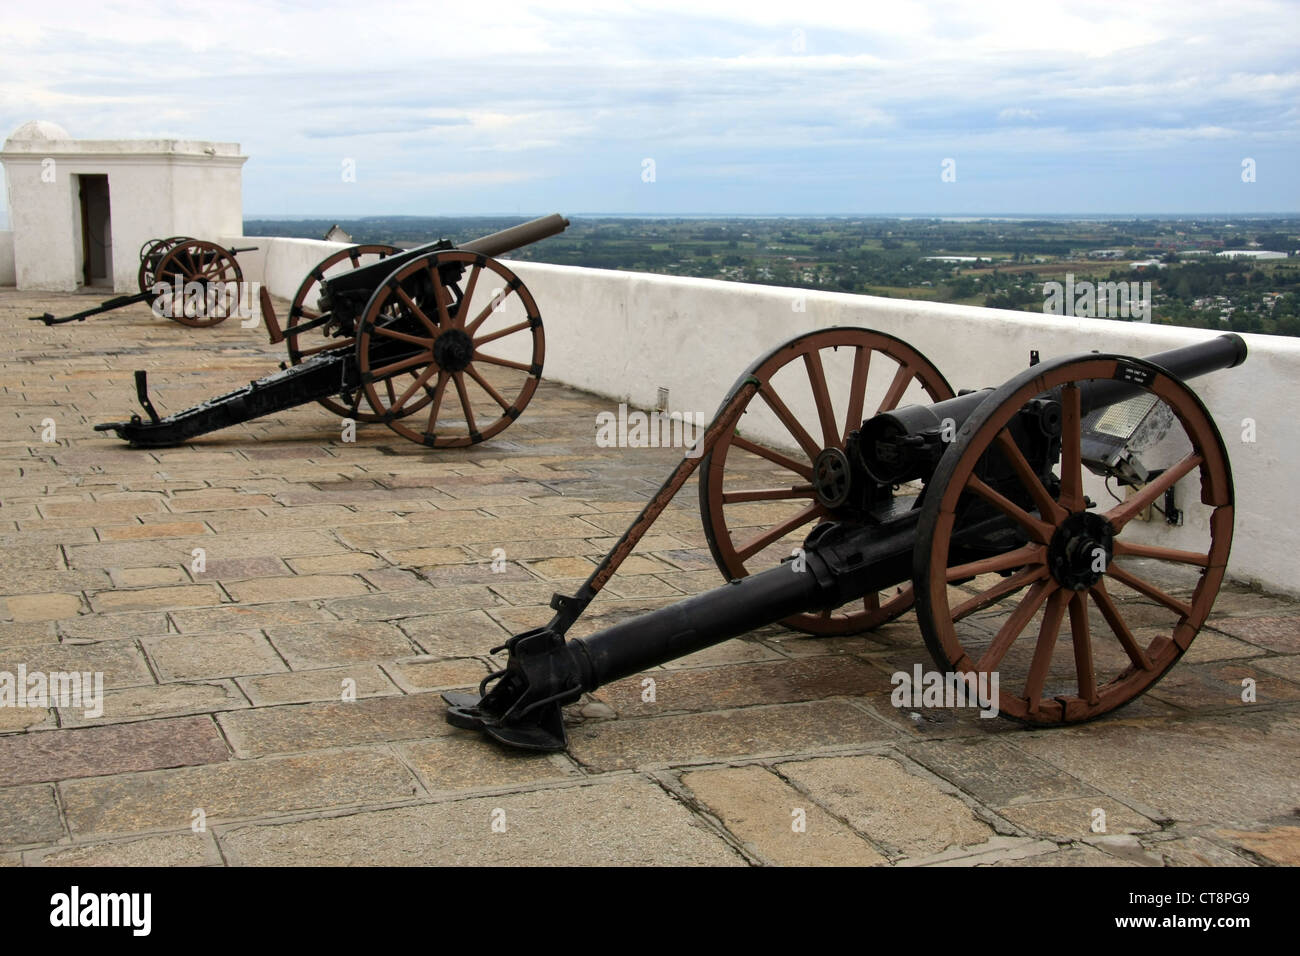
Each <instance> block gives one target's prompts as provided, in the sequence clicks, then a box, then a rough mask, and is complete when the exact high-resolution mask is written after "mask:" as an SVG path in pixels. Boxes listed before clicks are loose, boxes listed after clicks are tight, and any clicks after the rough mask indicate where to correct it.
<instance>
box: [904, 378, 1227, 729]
mask: <svg viewBox="0 0 1300 956" xmlns="http://www.w3.org/2000/svg"><path fill="white" fill-rule="evenodd" d="M1112 380H1122V381H1124V382H1128V383H1139V382H1141V383H1144V384H1142V385H1141V388H1142V389H1143V391H1144V394H1145V395H1153V396H1155V398H1156V399H1158V400H1159V402H1161V403H1163V405H1164V407H1165V409H1167V410H1168V412H1169V413H1170V415H1171V417H1170V423H1171V432H1170V434H1169V436H1168V437H1167V438H1166V439H1164V440H1163V441H1164V445H1163V448H1164V452H1163V454H1164V460H1163V461H1162V462H1161V464H1162V466H1163V467H1160V468H1158V469H1156V468H1153V469H1152V471H1151V474H1152V476H1153V477H1152V478H1151V479H1150V480H1149V482H1148V483H1147V484H1145V485H1143V486H1141V488H1140V490H1138V491H1136V493H1134V494H1133V496H1132V497H1130V498H1128V499H1127V500H1125V501H1122V502H1119V503H1114V501H1113V500H1112V499H1110V498H1109V497H1106V498H1105V500H1106V501H1107V502H1108V507H1106V508H1101V507H1096V506H1094V504H1093V502H1091V501H1090V499H1089V497H1088V496H1086V495H1085V494H1084V490H1085V475H1084V469H1083V451H1082V443H1083V437H1082V436H1083V428H1082V426H1081V419H1082V414H1081V412H1082V411H1086V408H1083V407H1082V401H1081V395H1082V394H1083V391H1084V389H1085V388H1088V386H1085V385H1084V383H1087V382H1089V381H1098V382H1109V381H1112ZM1081 386H1084V388H1081ZM1092 387H1094V388H1095V387H1096V386H1092ZM1046 392H1053V393H1054V394H1055V396H1056V397H1057V398H1058V399H1059V402H1060V411H1061V415H1060V430H1061V434H1060V447H1061V451H1060V458H1059V473H1058V474H1047V475H1039V474H1036V473H1035V471H1034V469H1033V467H1032V466H1031V465H1030V464H1029V462H1028V461H1027V459H1026V457H1025V455H1024V454H1023V453H1022V451H1021V449H1020V447H1019V445H1017V443H1016V441H1015V440H1014V439H1013V438H1012V437H1011V429H1012V428H1015V427H1017V426H1016V424H1015V422H1014V420H1015V419H1016V417H1017V415H1018V414H1019V409H1020V408H1021V407H1022V406H1023V405H1024V403H1025V402H1027V401H1029V400H1031V399H1033V398H1035V397H1036V396H1040V395H1042V394H1043V393H1046ZM1145 400H1146V401H1147V402H1148V403H1150V402H1151V400H1150V399H1149V398H1146V399H1145ZM1173 422H1177V424H1178V425H1181V433H1179V430H1178V427H1177V425H1174V424H1173ZM1009 426H1010V428H1009ZM1053 457H1054V456H1053ZM981 476H983V477H981ZM985 478H988V479H989V481H986V480H985ZM1044 479H1046V480H1044ZM1184 479H1186V482H1185V485H1184V488H1185V491H1182V492H1180V507H1181V508H1182V510H1183V514H1184V516H1185V518H1184V520H1185V526H1184V527H1183V528H1180V529H1178V535H1179V538H1180V540H1179V543H1180V544H1183V545H1190V547H1187V546H1184V547H1180V548H1172V547H1164V546H1157V545H1153V544H1150V543H1146V542H1144V541H1143V540H1142V539H1144V538H1150V537H1151V535H1149V534H1144V533H1139V529H1140V528H1141V526H1142V524H1143V523H1142V522H1135V521H1134V518H1135V517H1137V516H1138V515H1139V514H1141V513H1142V512H1143V511H1144V510H1145V509H1146V508H1147V507H1148V506H1151V505H1153V504H1154V505H1155V506H1156V507H1157V508H1158V507H1159V504H1158V502H1159V501H1160V499H1161V498H1162V496H1163V495H1164V493H1165V491H1166V490H1168V489H1170V488H1174V487H1175V486H1176V485H1177V484H1178V482H1180V481H1183V480H1184ZM1088 480H1089V481H1092V482H1093V484H1094V485H1096V484H1097V482H1098V481H1099V479H1096V478H1094V477H1092V476H1091V475H1090V476H1089V478H1088ZM990 482H992V483H995V484H997V485H998V488H997V489H995V488H993V487H992V485H991V484H990ZM1105 487H1108V486H1103V487H1094V488H1093V489H1091V490H1093V492H1094V494H1096V496H1097V497H1098V499H1102V498H1103V496H1105V495H1106V491H1105ZM1183 499H1185V500H1183ZM1232 514H1233V489H1232V473H1231V470H1230V468H1229V465H1228V456H1227V453H1226V452H1225V450H1224V446H1223V440H1222V438H1221V436H1220V435H1219V431H1218V429H1217V428H1216V427H1215V425H1214V421H1213V419H1212V418H1211V417H1210V414H1209V413H1208V412H1207V411H1206V409H1205V406H1204V405H1203V404H1202V403H1201V401H1200V399H1199V398H1197V396H1196V394H1195V393H1194V392H1192V391H1191V389H1189V388H1188V387H1187V386H1186V385H1184V384H1183V383H1182V382H1180V381H1178V380H1177V379H1175V378H1173V377H1171V376H1170V375H1169V374H1168V373H1166V372H1164V371H1162V370H1161V369H1160V368H1159V367H1158V366H1155V365H1152V364H1150V363H1147V362H1143V361H1141V360H1137V359H1131V358H1125V357H1122V356H1116V355H1089V356H1085V357H1080V358H1074V359H1063V360H1060V361H1057V362H1054V363H1044V364H1042V365H1038V366H1035V367H1033V368H1031V369H1028V370H1026V371H1025V372H1023V373H1021V374H1020V375H1018V376H1017V377H1016V378H1014V379H1012V380H1011V381H1010V382H1008V383H1007V384H1005V385H1003V386H1002V387H1000V388H998V389H996V390H995V391H993V392H992V393H991V394H990V396H989V397H988V398H987V399H985V401H984V402H983V403H982V404H981V405H980V406H979V408H978V409H977V410H976V411H975V412H974V414H973V415H972V416H971V418H969V419H968V420H967V421H966V423H965V424H964V425H963V426H962V428H961V430H960V431H959V432H958V434H957V438H956V440H955V441H954V442H953V444H952V445H951V446H950V447H949V448H948V450H947V451H946V452H945V453H944V457H943V459H942V460H941V461H940V463H939V467H938V468H937V470H936V471H935V474H934V476H933V478H932V480H931V483H930V487H929V488H928V489H927V491H926V497H925V501H924V503H923V505H922V507H921V515H920V518H919V521H918V528H917V546H916V549H915V552H914V576H913V587H914V588H915V591H916V607H917V618H918V620H919V622H920V624H921V630H922V633H923V634H924V636H925V641H926V645H927V646H928V647H929V649H930V653H931V654H932V655H933V657H934V659H935V662H936V664H938V666H939V667H940V669H942V670H945V671H949V672H960V673H974V674H977V675H978V674H981V673H985V674H988V675H990V677H989V678H988V679H989V680H990V681H991V677H992V675H993V674H995V673H996V674H997V676H998V686H999V698H1000V699H999V707H1000V710H1001V712H1002V713H1003V714H1005V715H1007V716H1010V717H1013V718H1016V719H1019V720H1022V721H1025V722H1029V723H1034V724H1057V723H1074V722H1077V721H1083V720H1089V719H1091V718H1093V717H1096V716H1098V715H1100V714H1104V713H1106V712H1107V711H1110V710H1113V709H1114V708H1116V707H1119V706H1121V705H1122V704H1125V703H1127V702H1129V701H1131V700H1133V699H1134V698H1135V697H1137V696H1139V695H1140V694H1142V693H1144V692H1145V691H1146V690H1148V689H1149V688H1150V687H1151V686H1152V685H1153V684H1155V683H1156V681H1158V680H1159V679H1160V678H1161V677H1162V676H1164V674H1165V673H1167V672H1168V671H1169V669H1170V668H1171V667H1173V665H1174V663H1175V662H1176V661H1177V660H1178V658H1179V657H1180V656H1182V654H1183V652H1184V651H1185V650H1187V647H1188V645H1189V644H1191V642H1192V639H1193V638H1195V637H1196V634H1197V632H1198V631H1199V630H1200V628H1201V625H1202V624H1204V623H1205V619H1206V616H1207V615H1208V614H1209V613H1210V608H1211V607H1212V606H1213V604H1214V599H1215V596H1216V595H1217V594H1218V591H1219V585H1220V583H1221V582H1222V580H1223V575H1224V570H1225V567H1226V565H1227V560H1228V550H1229V547H1230V545H1231V542H1232ZM990 517H991V518H993V519H994V523H995V524H998V523H1000V524H1001V526H1002V531H1001V534H1002V535H1003V537H1002V540H1001V545H1000V547H995V548H989V547H987V542H988V540H989V539H988V538H987V537H983V538H982V539H975V538H972V537H971V534H972V531H971V529H972V525H973V524H974V522H975V521H976V520H977V519H983V520H985V521H986V522H987V519H988V518H990ZM998 519H1002V520H1001V521H1000V522H999V521H998ZM989 527H990V525H988V524H987V523H985V529H986V530H987V529H988V528H989ZM954 528H958V529H963V528H964V529H967V530H965V531H958V532H957V533H956V534H954ZM1008 532H1010V534H1011V537H1010V538H1008V537H1007V533H1008ZM1180 575H1181V576H1182V577H1181V580H1180V577H1179V576H1180ZM1152 578H1155V579H1156V580H1152ZM963 582H967V587H968V588H969V590H959V589H958V588H957V587H956V586H955V585H958V584H961V583H963ZM1170 582H1172V583H1170ZM1180 587H1182V588H1183V589H1184V590H1179V588H1180ZM1170 590H1173V591H1175V592H1177V593H1175V594H1171V593H1169V591H1170ZM1067 616H1068V619H1069V627H1068V629H1067V630H1066V632H1065V633H1064V634H1062V633H1061V625H1062V623H1063V621H1064V620H1065V619H1066V617H1067ZM1022 638H1024V639H1023V640H1022Z"/></svg>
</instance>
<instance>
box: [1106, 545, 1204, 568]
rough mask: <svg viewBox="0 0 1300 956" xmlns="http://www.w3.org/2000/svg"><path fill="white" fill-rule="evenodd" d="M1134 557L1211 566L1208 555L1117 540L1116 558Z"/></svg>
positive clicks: (1202, 566)
mask: <svg viewBox="0 0 1300 956" xmlns="http://www.w3.org/2000/svg"><path fill="white" fill-rule="evenodd" d="M1126 554H1127V555H1132V556H1133V557H1135V558H1155V559H1157V560H1159V561H1176V562H1178V563H1179V564H1194V565H1196V566H1197V567H1200V568H1208V567H1209V566H1210V556H1209V555H1208V554H1198V553H1197V552H1195V551H1177V550H1175V549H1173V548H1161V547H1157V546H1156V545H1153V544H1138V543H1137V542H1135V541H1120V540H1119V539H1116V540H1115V556H1116V557H1119V556H1121V555H1126Z"/></svg>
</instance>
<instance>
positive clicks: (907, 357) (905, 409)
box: [443, 328, 1246, 751]
mask: <svg viewBox="0 0 1300 956" xmlns="http://www.w3.org/2000/svg"><path fill="white" fill-rule="evenodd" d="M1032 358H1033V359H1036V358H1037V356H1036V355H1034V356H1033V357H1032ZM1245 358H1246V346H1245V343H1244V342H1243V340H1242V339H1241V338H1240V337H1239V336H1236V335H1231V334H1229V335H1223V336H1220V337H1218V338H1214V339H1210V340H1208V341H1205V342H1203V343H1200V344H1197V345H1192V346H1189V347H1186V348H1179V349H1174V350H1172V351H1168V352H1162V353H1160V354H1157V355H1151V356H1148V357H1146V358H1133V357H1129V356H1124V355H1118V354H1106V353H1090V354H1083V355H1077V356H1073V357H1066V358H1061V359H1057V360H1053V361H1046V362H1041V363H1038V364H1033V365H1031V367H1029V368H1027V369H1025V370H1024V371H1023V372H1021V373H1020V374H1018V375H1016V376H1014V377H1013V378H1011V379H1010V380H1009V381H1007V382H1006V383H1005V384H1003V385H1001V386H1000V387H997V388H986V389H982V390H978V391H968V392H964V393H962V394H960V395H955V394H954V393H953V391H952V389H951V388H950V386H949V385H948V383H947V381H946V380H945V379H944V377H943V376H942V374H940V372H939V370H938V369H937V368H935V367H934V365H933V364H932V363H931V362H930V361H929V360H928V359H926V358H925V357H924V356H923V355H921V354H920V353H919V352H918V351H916V350H915V349H913V348H912V347H910V346H909V345H907V344H906V343H904V342H902V341H900V340H899V339H896V338H893V337H891V336H888V335H884V334H881V333H878V332H874V331H871V330H867V329H859V328H831V329H825V330H820V331H816V332H811V333H808V334H805V335H802V336H799V337H797V338H795V339H793V340H792V341H790V342H787V343H786V344H784V345H782V346H780V347H779V348H777V349H775V350H773V351H772V352H771V353H769V354H767V355H765V356H763V357H762V358H760V359H759V360H758V361H756V362H755V363H754V364H753V365H751V366H750V367H749V368H748V369H747V370H746V371H745V372H744V373H743V374H742V375H741V376H740V378H739V379H738V380H737V381H736V383H735V384H734V386H733V387H732V388H731V390H730V391H729V393H728V394H727V396H726V398H725V399H724V400H723V402H722V404H721V405H720V407H719V408H718V411H717V413H716V415H715V416H714V418H713V419H712V421H711V423H710V424H709V425H708V427H707V428H706V429H705V430H704V434H703V436H702V437H701V438H700V439H699V441H698V443H697V444H696V446H694V447H693V448H692V449H691V450H690V451H688V452H687V454H686V455H684V456H683V458H682V460H681V462H680V463H679V464H678V465H677V467H676V468H675V469H674V470H673V472H672V473H671V474H670V475H669V477H668V479H667V480H666V481H665V482H664V484H663V485H662V487H661V488H660V489H659V491H658V492H657V493H656V494H655V495H654V496H652V497H651V499H650V500H649V502H648V503H647V504H646V506H645V507H644V509H643V510H642V511H641V513H640V514H639V515H638V517H637V518H636V519H635V521H633V523H632V524H631V525H630V527H629V528H628V529H627V531H626V532H624V534H623V535H622V537H621V538H620V539H619V540H618V542H617V543H616V544H615V545H614V546H613V548H612V549H611V550H610V551H609V553H608V554H607V555H606V556H605V558H604V559H603V560H602V561H601V562H600V563H599V565H598V566H597V567H596V568H595V570H594V571H593V572H592V574H591V576H590V578H589V579H588V580H587V581H586V582H585V584H584V585H583V586H582V587H581V588H579V589H578V590H577V591H576V593H574V594H572V595H567V594H561V593H557V594H556V595H555V596H554V597H553V598H552V599H551V607H552V608H553V609H554V611H555V614H554V616H553V618H552V619H551V621H550V623H548V624H547V625H545V626H543V627H537V628H534V629H531V630H528V631H525V632H523V633H520V634H517V635H515V636H514V637H512V638H510V639H509V640H508V641H507V642H506V643H505V644H503V645H502V646H501V647H498V648H493V649H492V653H497V652H499V651H502V650H505V651H507V652H508V658H507V660H506V663H505V666H504V668H502V669H500V670H497V671H495V672H494V673H492V674H490V675H489V676H488V677H486V678H485V679H484V680H483V682H482V683H481V684H480V686H479V688H478V693H476V694H473V693H461V692H453V693H446V694H444V695H443V698H444V700H445V701H446V703H447V705H448V707H447V712H446V719H447V721H448V722H449V723H451V724H452V725H453V726H456V727H461V728H466V729H471V730H479V731H483V732H484V733H486V734H487V735H488V736H490V737H491V738H494V739H495V740H497V741H499V742H501V743H504V744H508V745H511V746H514V747H519V748H524V749H530V750H543V751H545V750H560V749H563V748H565V747H566V746H567V739H566V734H565V727H564V721H563V716H562V713H561V707H562V706H563V705H565V704H568V703H572V702H575V701H577V700H578V699H579V698H580V697H581V695H583V694H584V693H587V692H590V691H593V690H595V689H596V688H598V687H600V686H602V685H604V684H607V683H609V682H610V681H614V680H618V679H620V678H624V677H628V676H631V675H633V674H637V673H640V672H641V671H643V670H645V669H646V668H650V667H654V666H656V665H660V664H663V663H665V662H667V661H670V660H673V659H676V658H678V657H681V656H683V655H686V654H690V653H693V652H695V651H698V650H701V649H703V648H705V647H709V646H711V645H713V644H717V643H719V642H721V641H724V640H727V639H729V638H733V637H737V636H740V635H743V634H745V633H747V632H749V631H752V630H754V629H756V628H759V627H762V626H765V625H769V624H774V623H777V622H782V623H785V624H787V625H789V626H791V627H794V628H796V629H798V630H802V631H805V632H809V633H812V634H821V635H836V634H853V633H859V632H862V631H867V630H870V629H873V628H876V627H878V626H880V625H882V624H884V623H886V622H888V621H891V620H893V619H894V618H896V617H898V616H899V615H901V614H903V613H904V612H906V611H908V610H910V609H912V608H913V607H914V608H915V610H916V617H917V621H918V624H919V626H920V629H921V632H922V634H923V636H924V639H925V644H926V647H927V649H928V651H929V652H930V654H931V656H932V657H933V658H934V661H935V663H936V665H937V666H938V668H939V669H940V670H941V671H942V672H944V676H945V680H946V679H948V678H950V677H952V678H957V679H959V680H960V681H961V682H962V683H963V684H966V685H967V686H970V687H971V688H972V690H974V688H976V687H984V688H988V687H996V688H997V690H996V692H995V693H996V706H997V710H998V712H999V713H1000V714H1001V715H1003V716H1006V717H1009V718H1012V719H1016V720H1019V721H1023V722H1025V723H1028V724H1033V725H1058V724H1072V723H1076V722H1080V721H1085V720H1090V719H1092V718H1095V717H1098V716H1100V715H1102V714H1105V713H1107V712H1109V711H1112V710H1114V709H1115V708H1117V707H1120V706H1122V705H1124V704H1126V703H1128V702H1130V701H1132V700H1133V699H1134V698H1136V697H1138V696H1139V695H1141V694H1142V693H1144V692H1145V691H1146V690H1148V689H1149V688H1150V687H1151V686H1152V685H1154V684H1155V683H1156V681H1158V680H1159V679H1160V678H1161V677H1162V676H1164V675H1165V674H1166V673H1167V672H1168V671H1169V669H1170V668H1171V667H1172V666H1173V665H1174V663H1175V662H1176V661H1177V660H1178V658H1179V657H1180V656H1181V655H1182V654H1183V652H1184V651H1186V650H1187V648H1188V646H1189V645H1190V644H1191V642H1192V640H1193V638H1195V637H1196V635H1197V633H1198V631H1199V630H1200V628H1201V626H1202V625H1203V624H1204V622H1205V620H1206V618H1207V616H1208V614H1209V612H1210V609H1211V607H1212V605H1213V603H1214V600H1215V597H1216V595H1217V593H1218V590H1219V586H1220V583H1221V582H1222V580H1223V576H1224V572H1225V568H1226V564H1227V559H1228V551H1229V546H1230V543H1231V539H1232V527H1233V485H1232V474H1231V470H1230V467H1229V462H1228V456H1227V452H1226V450H1225V447H1224V443H1223V440H1222V438H1221V436H1220V434H1219V431H1218V429H1217V428H1216V426H1215V424H1214V421H1213V419H1212V418H1211V416H1210V414H1209V412H1208V411H1207V410H1206V408H1205V406H1204V404H1203V403H1202V402H1201V400H1200V399H1199V398H1198V396H1197V395H1196V394H1195V393H1194V392H1193V391H1192V390H1191V388H1189V387H1188V385H1187V384H1186V383H1185V380H1186V379H1188V378H1191V377H1194V376H1198V375H1203V374H1206V373H1208V372H1212V371H1215V370H1219V369H1227V368H1232V367H1234V366H1236V365H1239V364H1241V363H1242V362H1243V361H1244V360H1245ZM832 361H834V362H835V363H836V370H835V373H834V374H832V372H831V367H832ZM832 383H835V384H834V390H835V391H836V392H837V393H838V394H839V395H840V396H842V398H841V401H840V403H839V405H838V408H837V406H836V404H835V403H833V402H832V400H831V392H832ZM796 390H799V391H800V392H801V394H802V395H803V397H804V398H803V401H798V400H796V399H795V398H793V397H791V396H792V394H793V392H794V391H796ZM909 398H910V399H912V401H908V402H907V403H906V404H904V403H903V402H904V399H909ZM872 408H874V411H868V409H872ZM796 409H802V410H804V412H805V414H804V415H803V416H802V420H801V416H800V414H798V413H797V412H796ZM742 415H753V416H755V418H754V419H753V422H754V424H753V426H752V427H751V426H750V425H749V424H748V421H746V422H742ZM760 426H761V427H760ZM764 436H766V437H764ZM773 436H775V437H773ZM760 438H762V439H763V440H760ZM697 470H698V471H699V498H700V511H701V516H702V519H703V523H704V531H705V536H706V539H707V541H708V544H709V546H710V550H711V552H712V555H713V558H714V560H715V562H716V564H717V565H718V568H719V569H720V570H721V572H722V575H723V577H724V578H725V579H726V581H727V583H726V584H724V585H723V586H721V587H719V588H717V589H715V590H710V591H706V592H703V593H700V594H697V595H695V596H693V597H689V598H686V599H684V600H682V601H680V602H678V603H676V604H673V605H670V606H667V607H664V608H662V609H659V610H655V611H652V612H650V613H646V614H643V615H641V616H638V617H632V618H629V619H625V620H621V621H618V622H617V623H615V624H613V625H612V626H610V627H607V628H606V629H604V630H601V631H598V632H597V633H595V634H592V635H590V636H585V637H575V638H571V639H568V638H566V632H567V631H568V630H569V628H570V627H571V626H572V625H573V624H574V622H575V621H576V620H577V619H578V618H579V616H580V615H581V614H582V613H583V612H584V611H585V610H586V609H587V607H588V606H589V605H590V603H591V601H592V600H593V598H595V596H596V595H597V593H598V592H599V591H600V590H601V588H602V587H603V586H604V585H605V584H606V582H608V580H609V579H610V577H611V576H612V575H613V574H614V572H615V571H616V570H617V568H618V566H619V565H620V564H621V563H622V561H623V560H624V559H625V558H626V557H627V556H628V554H630V553H631V552H632V550H633V549H634V548H635V547H636V544H637V542H638V541H639V540H640V539H641V537H642V535H644V534H645V532H646V530H647V529H648V528H649V527H650V526H651V524H652V523H653V522H654V521H655V519H656V518H657V517H658V516H659V514H660V513H661V512H662V511H663V510H664V508H665V507H666V506H667V505H668V503H669V501H670V500H671V499H672V498H673V497H674V496H675V495H676V493H677V492H678V491H679V490H680V489H681V488H682V486H683V485H684V484H685V482H686V481H687V479H688V478H689V477H690V476H691V475H692V473H694V472H695V471H697ZM1112 481H1114V482H1116V485H1115V486H1114V487H1112V485H1111V482H1112ZM1180 482H1182V484H1181V485H1180ZM1120 491H1123V492H1124V496H1122V497H1121V495H1120V494H1119V492H1120ZM1176 492H1178V493H1179V494H1180V495H1181V498H1179V497H1177V496H1176V494H1175V493H1176ZM1094 494H1095V495H1097V496H1098V498H1099V499H1101V498H1102V496H1103V495H1109V496H1110V497H1108V498H1104V499H1102V501H1103V502H1104V503H1100V504H1099V501H1098V500H1094V498H1093V497H1092V495H1094ZM1112 498H1113V500H1111V499H1112ZM1162 502H1163V507H1162V504H1161V503H1162ZM1156 513H1161V514H1163V515H1164V520H1165V521H1167V522H1169V523H1170V524H1175V523H1181V524H1182V527H1181V528H1179V529H1178V530H1177V531H1174V532H1171V534H1175V535H1177V536H1178V538H1179V541H1178V543H1179V544H1180V547H1177V548H1173V547H1166V546H1164V545H1163V544H1160V545H1158V544H1153V543H1151V539H1152V537H1153V536H1152V535H1150V534H1146V533H1142V532H1141V531H1140V530H1139V529H1140V528H1141V526H1142V525H1143V523H1144V521H1147V520H1158V519H1155V518H1149V517H1148V516H1149V515H1154V514H1156ZM810 526H811V527H810ZM1147 527H1150V525H1148V526H1147ZM809 529H810V530H809ZM801 538H802V540H801ZM1188 541H1190V542H1191V543H1190V544H1188V543H1187V542H1188ZM792 544H797V545H798V547H794V548H793V549H792V548H791V545H792ZM1180 575H1181V577H1180ZM1171 581H1172V582H1174V583H1172V584H1171V583H1169V582H1171ZM1134 601H1137V602H1140V603H1139V604H1138V605H1135V604H1134V603H1132V602H1134ZM1135 606H1140V608H1141V616H1140V619H1135V618H1134V617H1133V608H1134V607H1135ZM1067 618H1068V621H1069V626H1068V627H1067V628H1065V629H1064V633H1063V632H1062V625H1063V623H1064V622H1065V620H1066V619H1067ZM995 675H996V676H997V677H998V678H999V679H998V682H997V683H996V684H994V682H993V677H994V676H995ZM954 684H955V682H954Z"/></svg>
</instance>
